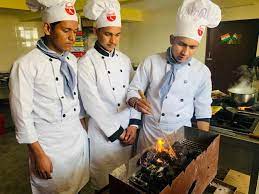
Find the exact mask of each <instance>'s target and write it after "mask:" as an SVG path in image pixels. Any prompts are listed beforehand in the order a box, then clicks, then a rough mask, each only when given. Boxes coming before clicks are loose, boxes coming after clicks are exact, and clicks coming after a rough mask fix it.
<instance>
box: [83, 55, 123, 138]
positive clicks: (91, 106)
mask: <svg viewBox="0 0 259 194" xmlns="http://www.w3.org/2000/svg"><path fill="white" fill-rule="evenodd" d="M78 65H79V67H78V87H79V91H80V95H81V100H82V103H83V106H84V108H85V110H86V112H87V114H88V115H90V117H92V118H93V119H94V120H95V122H96V123H97V125H98V126H99V127H100V129H101V130H102V131H103V132H104V134H105V135H106V136H107V137H108V139H109V140H110V141H115V140H116V139H117V138H118V137H119V136H120V134H122V132H123V130H124V129H123V128H122V127H121V125H120V123H119V122H118V121H117V120H118V119H116V117H115V116H114V115H112V114H110V113H109V111H108V110H107V109H106V108H105V104H104V103H103V101H102V99H101V97H100V94H99V92H98V89H97V86H96V75H95V69H94V66H93V64H92V62H91V61H90V60H87V59H85V58H82V60H79V62H78Z"/></svg>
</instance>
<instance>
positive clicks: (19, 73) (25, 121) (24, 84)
mask: <svg viewBox="0 0 259 194" xmlns="http://www.w3.org/2000/svg"><path fill="white" fill-rule="evenodd" d="M34 76H35V72H34V70H33V68H32V67H31V66H30V64H28V62H27V61H26V62H25V61H19V62H16V63H14V64H13V67H12V71H11V74H10V81H9V88H10V96H9V99H10V107H11V113H12V118H13V121H14V124H15V127H16V139H17V141H18V143H27V144H31V143H34V142H36V141H38V136H37V132H36V130H35V127H34V123H33V117H32V111H33V87H34V84H33V82H34Z"/></svg>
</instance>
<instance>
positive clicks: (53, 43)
mask: <svg viewBox="0 0 259 194" xmlns="http://www.w3.org/2000/svg"><path fill="white" fill-rule="evenodd" d="M27 4H28V5H29V8H30V9H32V10H34V11H36V10H41V11H42V12H41V13H42V21H43V31H44V33H45V36H44V37H42V38H40V39H39V40H38V42H37V48H34V49H33V50H32V51H30V52H29V53H28V54H26V55H25V56H23V57H21V58H19V59H18V60H17V61H16V62H15V63H14V64H13V67H12V70H11V75H10V83H9V84H10V85H9V86H10V105H11V112H12V118H13V120H14V123H15V127H16V138H17V141H18V142H19V143H21V144H27V145H28V148H29V167H30V182H31V189H32V193H34V194H35V193H36V194H39V193H40V194H51V193H52V194H54V193H55V194H58V193H59V194H76V193H78V192H79V191H80V189H81V188H82V187H83V186H84V185H85V184H86V183H87V182H88V180H89V151H88V137H87V133H86V131H85V129H84V128H83V126H82V125H81V122H80V117H83V116H84V114H80V109H81V108H80V103H79V96H78V89H77V78H76V77H77V59H76V58H75V56H74V55H72V54H71V53H70V52H69V50H70V49H71V48H72V46H73V43H74V42H75V36H76V32H77V29H78V18H77V14H76V11H75V8H74V1H69V0H67V1H66V0H59V1H49V0H48V1H47V0H27ZM82 110H83V109H82ZM82 113H83V112H82Z"/></svg>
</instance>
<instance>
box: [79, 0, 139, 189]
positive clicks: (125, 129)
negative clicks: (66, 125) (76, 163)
mask: <svg viewBox="0 0 259 194" xmlns="http://www.w3.org/2000/svg"><path fill="white" fill-rule="evenodd" d="M84 13H85V16H86V17H87V18H89V19H91V20H96V29H95V33H96V35H97V41H96V43H95V45H94V48H91V49H90V50H88V51H87V52H86V54H85V55H84V56H83V57H82V58H81V59H80V60H79V62H78V64H79V67H78V84H79V91H80V95H81V97H82V103H83V106H84V108H85V110H86V111H87V114H89V116H90V119H89V122H88V133H89V137H90V177H91V182H92V183H93V185H94V186H95V188H96V189H97V190H99V189H101V188H103V187H104V186H106V185H107V184H108V175H109V173H110V172H111V171H112V170H114V169H115V168H116V167H118V166H119V165H121V164H122V163H125V162H127V161H128V159H129V158H130V156H131V152H132V146H125V145H129V144H133V143H134V142H135V139H136V132H137V128H138V126H139V125H140V124H141V113H139V112H138V111H136V110H135V109H133V108H131V107H130V106H128V105H127V104H126V94H127V88H128V85H129V82H130V80H131V79H132V77H133V68H132V66H131V62H130V59H129V58H128V57H127V56H126V55H125V54H123V53H122V52H120V51H118V50H117V49H115V47H116V46H117V45H118V44H119V40H120V36H121V16H120V4H119V2H118V1H117V0H89V1H87V4H86V6H85V8H84Z"/></svg>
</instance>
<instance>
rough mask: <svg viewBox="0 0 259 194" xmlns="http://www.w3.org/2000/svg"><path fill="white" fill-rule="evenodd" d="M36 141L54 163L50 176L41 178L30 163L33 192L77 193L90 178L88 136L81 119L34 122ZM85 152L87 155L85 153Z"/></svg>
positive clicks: (37, 193) (41, 193)
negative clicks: (45, 122)
mask: <svg viewBox="0 0 259 194" xmlns="http://www.w3.org/2000/svg"><path fill="white" fill-rule="evenodd" d="M35 128H36V129H37V133H38V137H39V143H40V145H41V147H42V149H43V150H44V151H45V153H46V154H47V156H48V157H49V158H50V160H51V162H52V165H53V173H52V174H51V175H52V179H48V180H45V179H40V178H38V177H37V175H36V174H35V172H34V166H33V164H32V163H31V162H30V175H31V186H32V192H33V193H34V194H76V193H78V192H79V191H80V189H81V188H82V187H83V186H84V185H85V184H86V183H87V181H88V179H89V172H88V169H89V161H88V153H89V152H88V138H87V134H86V131H85V130H84V129H83V127H82V125H81V123H80V121H79V120H78V119H77V120H70V121H66V122H63V123H57V124H44V125H36V126H35ZM85 155H87V156H85Z"/></svg>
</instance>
